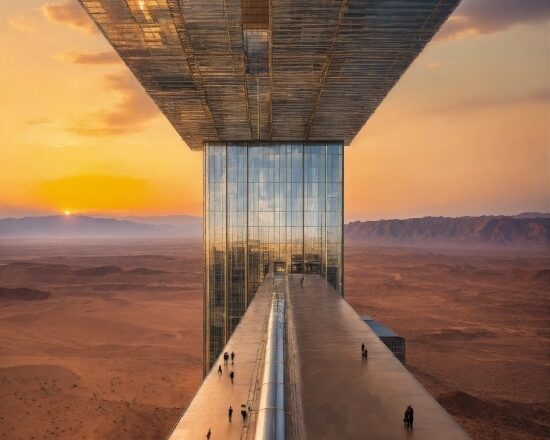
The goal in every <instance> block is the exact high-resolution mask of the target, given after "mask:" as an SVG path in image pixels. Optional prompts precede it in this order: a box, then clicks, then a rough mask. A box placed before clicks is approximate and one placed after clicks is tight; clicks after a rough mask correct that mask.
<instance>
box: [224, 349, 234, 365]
mask: <svg viewBox="0 0 550 440" xmlns="http://www.w3.org/2000/svg"><path fill="white" fill-rule="evenodd" d="M228 360H229V353H228V352H227V351H226V352H225V353H224V354H223V364H224V365H227V361H228ZM234 363H235V353H234V352H233V351H232V352H231V365H233V364H234Z"/></svg>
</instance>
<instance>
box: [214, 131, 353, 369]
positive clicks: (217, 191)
mask: <svg viewBox="0 0 550 440" xmlns="http://www.w3.org/2000/svg"><path fill="white" fill-rule="evenodd" d="M204 167H205V170H204V171H205V173H204V185H205V188H204V196H205V197H204V200H205V205H204V246H205V262H206V271H205V277H206V279H205V316H204V319H205V326H204V329H205V335H204V341H205V352H204V355H205V356H204V359H205V372H206V371H208V370H209V369H210V367H211V366H212V363H213V362H214V361H215V360H216V358H217V357H218V355H219V354H220V352H221V351H222V349H223V347H224V346H225V344H226V342H227V340H228V339H229V337H230V336H231V334H232V333H233V330H234V329H235V327H236V326H237V324H238V323H239V320H240V319H241V317H242V316H243V314H244V312H245V311H246V308H247V307H248V304H250V301H251V300H252V298H253V297H254V293H255V292H256V290H257V289H258V287H259V285H260V284H261V283H262V281H263V279H264V277H265V276H266V274H267V272H268V270H269V266H270V263H273V262H275V261H278V262H284V263H285V264H286V267H287V271H288V272H289V273H297V274H301V273H317V274H319V275H322V276H323V277H325V278H326V279H327V280H328V282H329V283H330V284H332V285H333V286H334V287H335V288H336V289H337V290H338V291H339V292H341V293H343V252H342V249H343V221H342V218H343V217H342V214H343V197H342V194H343V187H342V185H343V180H342V176H343V144H342V143H326V142H277V143H271V142H230V143H221V144H218V143H216V144H208V145H206V147H205V150H204Z"/></svg>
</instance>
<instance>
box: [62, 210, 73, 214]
mask: <svg viewBox="0 0 550 440" xmlns="http://www.w3.org/2000/svg"><path fill="white" fill-rule="evenodd" d="M63 213H64V214H65V215H71V211H69V210H68V209H65V211H63Z"/></svg>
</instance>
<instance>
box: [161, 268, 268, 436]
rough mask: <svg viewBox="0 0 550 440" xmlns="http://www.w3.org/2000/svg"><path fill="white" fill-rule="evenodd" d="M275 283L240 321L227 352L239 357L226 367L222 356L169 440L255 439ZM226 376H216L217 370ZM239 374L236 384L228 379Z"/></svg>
mask: <svg viewBox="0 0 550 440" xmlns="http://www.w3.org/2000/svg"><path fill="white" fill-rule="evenodd" d="M271 290H272V278H271V277H268V278H267V279H266V281H265V282H264V283H263V284H262V285H261V286H260V288H259V289H258V291H257V292H256V295H255V297H254V300H253V301H252V302H251V303H250V306H249V307H248V310H247V312H246V314H245V315H244V317H243V318H242V319H241V322H240V323H239V325H238V327H237V329H236V330H235V332H234V333H233V335H232V336H231V338H230V339H229V341H228V343H227V345H226V346H225V348H224V351H225V352H228V353H231V352H234V353H235V362H234V364H233V365H232V364H231V359H229V361H228V365H224V360H223V353H222V354H221V355H220V357H219V358H218V360H217V362H216V364H215V365H214V367H213V368H212V370H211V371H210V372H209V373H208V375H207V376H206V377H205V379H204V382H203V383H202V385H201V387H200V388H199V390H198V391H197V394H195V397H194V398H193V400H192V401H191V403H190V404H189V406H188V407H187V409H186V410H185V412H184V414H183V416H182V417H181V419H180V421H179V422H178V424H177V425H176V427H175V428H174V430H173V431H172V433H171V434H170V435H169V437H168V438H169V440H189V439H192V440H194V439H197V440H198V439H205V438H206V433H207V432H208V430H209V429H211V430H212V435H211V440H222V439H223V440H237V439H241V438H242V439H247V438H252V439H253V438H254V433H255V427H256V416H257V403H255V402H257V400H258V399H259V394H260V390H261V382H262V373H263V371H262V370H261V366H262V363H263V356H264V355H265V353H264V351H265V341H266V336H267V321H268V318H269V312H270V309H271ZM219 365H221V366H222V369H223V372H222V374H221V375H218V366H219ZM230 371H234V372H235V378H234V383H233V384H231V380H230V378H229V373H230ZM243 404H244V405H245V407H246V408H247V409H248V407H250V409H251V410H250V411H247V420H246V422H245V423H243V421H242V417H241V405H243ZM229 406H231V407H232V408H233V420H232V422H231V423H229V420H228V414H227V410H228V408H229Z"/></svg>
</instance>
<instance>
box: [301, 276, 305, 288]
mask: <svg viewBox="0 0 550 440" xmlns="http://www.w3.org/2000/svg"><path fill="white" fill-rule="evenodd" d="M300 287H304V277H302V278H300Z"/></svg>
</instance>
